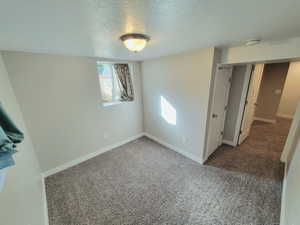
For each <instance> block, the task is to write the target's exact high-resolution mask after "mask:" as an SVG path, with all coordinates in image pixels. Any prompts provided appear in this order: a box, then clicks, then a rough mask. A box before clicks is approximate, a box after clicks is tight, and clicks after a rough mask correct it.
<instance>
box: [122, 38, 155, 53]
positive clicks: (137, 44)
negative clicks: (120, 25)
mask: <svg viewBox="0 0 300 225" xmlns="http://www.w3.org/2000/svg"><path fill="white" fill-rule="evenodd" d="M120 39H121V41H123V43H124V45H125V46H126V48H128V49H129V50H130V51H133V52H139V51H141V50H143V49H144V48H145V47H146V45H147V42H148V41H149V40H150V38H149V37H148V36H147V35H144V34H137V33H131V34H124V35H122V36H121V37H120Z"/></svg>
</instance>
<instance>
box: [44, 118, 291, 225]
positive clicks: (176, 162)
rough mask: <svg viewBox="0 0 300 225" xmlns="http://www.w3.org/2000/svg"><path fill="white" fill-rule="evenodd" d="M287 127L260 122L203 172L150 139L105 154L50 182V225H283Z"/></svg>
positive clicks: (286, 125) (202, 168) (205, 167)
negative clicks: (283, 160) (283, 153)
mask: <svg viewBox="0 0 300 225" xmlns="http://www.w3.org/2000/svg"><path fill="white" fill-rule="evenodd" d="M288 126H289V124H286V123H285V122H282V121H280V122H279V123H278V124H276V125H268V124H262V123H255V126H254V127H253V132H251V135H250V137H249V138H248V139H247V140H246V141H245V143H243V145H241V146H240V147H239V148H238V149H231V148H229V147H226V146H225V147H222V148H220V149H219V150H218V151H217V152H216V153H215V154H214V155H213V156H212V157H211V158H210V159H209V161H208V163H207V165H204V166H201V165H199V164H197V163H195V162H193V161H191V160H190V159H187V158H185V157H183V156H182V155H180V154H177V153H175V152H173V151H171V150H168V149H167V148H165V147H163V146H161V145H159V144H157V143H155V142H153V141H151V140H149V139H148V138H140V139H138V140H136V141H134V142H131V143H129V144H126V145H124V146H122V147H119V148H117V149H114V150H112V151H109V152H106V153H104V154H102V155H99V156H97V157H95V158H93V159H91V160H88V161H86V162H84V163H82V164H80V165H78V166H75V167H73V168H70V169H68V170H65V171H63V172H60V173H58V174H56V175H53V176H51V177H48V178H47V180H46V191H47V199H48V208H49V219H50V225H102V224H103V225H121V224H122V225H123V224H128V225H133V224H135V225H145V224H149V225H150V224H154V225H158V224H165V225H166V224H169V225H171V224H174V225H175V224H178V225H179V224H180V225H182V224H186V225H188V224H189V225H273V224H278V223H279V215H280V200H281V197H280V196H281V174H282V166H281V164H280V162H279V155H280V151H281V149H282V147H283V143H284V139H285V138H286V134H287V130H288ZM272 139H274V140H275V141H274V143H273V141H272Z"/></svg>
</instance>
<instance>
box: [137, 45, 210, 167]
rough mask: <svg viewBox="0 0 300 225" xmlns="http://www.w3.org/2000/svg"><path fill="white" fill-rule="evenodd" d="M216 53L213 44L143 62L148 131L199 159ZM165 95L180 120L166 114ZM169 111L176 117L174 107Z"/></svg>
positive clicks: (145, 112)
mask: <svg viewBox="0 0 300 225" xmlns="http://www.w3.org/2000/svg"><path fill="white" fill-rule="evenodd" d="M214 53H215V50H214V49H213V48H209V49H204V50H199V51H195V52H189V53H183V54H179V55H173V56H167V57H162V58H158V59H154V60H149V61H145V62H143V63H142V72H143V73H142V74H143V96H144V129H145V132H147V133H149V134H150V135H152V136H155V137H157V138H159V139H161V140H162V141H164V142H167V143H169V144H171V145H173V146H175V147H177V148H178V149H180V150H182V151H183V152H184V153H185V154H187V155H190V156H192V157H193V158H194V159H196V160H199V161H202V160H203V150H204V146H205V135H206V121H207V116H208V103H209V92H210V85H211V79H212V72H213V61H214ZM162 97H163V98H164V99H165V100H166V101H167V102H168V104H170V107H173V109H174V110H175V111H176V124H172V123H171V124H170V123H169V122H168V118H163V116H162V110H163V109H162V107H161V103H162V102H161V98H162ZM168 104H167V105H166V108H168ZM169 114H170V115H169V117H171V118H172V116H173V115H172V110H170V113H169Z"/></svg>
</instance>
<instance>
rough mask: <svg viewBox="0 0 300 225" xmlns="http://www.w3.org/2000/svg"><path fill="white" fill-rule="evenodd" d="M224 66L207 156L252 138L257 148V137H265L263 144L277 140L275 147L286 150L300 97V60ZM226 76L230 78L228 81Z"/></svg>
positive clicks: (214, 100)
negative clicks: (224, 147) (286, 140)
mask: <svg viewBox="0 0 300 225" xmlns="http://www.w3.org/2000/svg"><path fill="white" fill-rule="evenodd" d="M220 68H222V66H220V65H219V66H218V67H217V71H216V75H215V81H214V88H213V94H212V105H211V118H210V119H209V130H208V142H207V143H208V146H207V151H206V155H205V158H206V159H207V158H208V157H209V156H211V155H212V154H213V153H214V152H215V151H216V150H217V149H219V148H221V147H222V146H224V145H227V147H234V148H238V147H239V146H241V145H243V144H244V142H246V144H247V142H248V144H249V143H250V144H251V143H252V147H253V148H256V147H255V142H253V139H257V140H258V139H264V140H265V143H260V144H261V145H264V144H266V143H267V142H268V143H269V145H272V144H273V143H274V144H275V143H277V146H275V147H274V148H273V149H277V147H279V149H281V151H282V150H283V147H284V143H285V138H286V136H287V135H288V131H289V126H290V124H291V119H292V117H293V113H294V111H295V109H296V106H297V103H298V101H300V89H299V88H296V83H297V87H299V85H300V62H291V63H290V62H281V63H273V62H268V63H256V64H243V65H227V66H226V68H227V69H226V70H222V69H220ZM225 71H226V72H225ZM224 74H225V76H224ZM220 76H224V77H223V78H220ZM225 77H226V79H228V78H229V82H228V81H227V83H226V82H225V80H226V79H225ZM220 87H222V88H220ZM296 92H297V93H296ZM222 93H223V94H222ZM220 96H223V97H220ZM216 105H217V106H216ZM222 107H223V111H222ZM212 134H214V136H213V135H212ZM257 134H260V135H258V136H257ZM218 135H219V136H218ZM268 135H269V136H268ZM260 136H262V137H264V138H262V137H260ZM247 139H249V140H247ZM257 144H258V142H257ZM244 145H245V144H244ZM242 147H243V146H242ZM276 151H277V152H278V151H280V150H276Z"/></svg>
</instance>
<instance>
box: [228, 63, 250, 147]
mask: <svg viewBox="0 0 300 225" xmlns="http://www.w3.org/2000/svg"><path fill="white" fill-rule="evenodd" d="M246 70H247V66H246V65H241V66H234V67H233V71H232V79H231V86H230V91H229V97H228V109H227V114H226V119H225V126H224V136H223V139H224V140H226V141H233V140H234V134H235V130H236V129H235V128H236V124H237V122H238V121H237V120H238V113H239V106H240V102H241V96H242V93H243V84H244V81H245V78H246V76H245V73H246Z"/></svg>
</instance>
